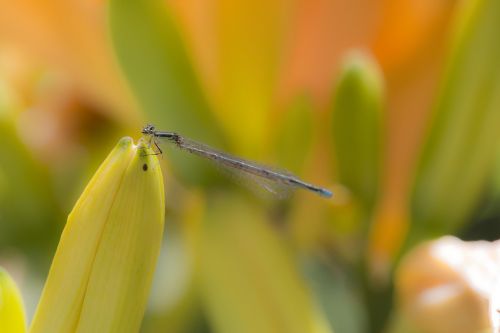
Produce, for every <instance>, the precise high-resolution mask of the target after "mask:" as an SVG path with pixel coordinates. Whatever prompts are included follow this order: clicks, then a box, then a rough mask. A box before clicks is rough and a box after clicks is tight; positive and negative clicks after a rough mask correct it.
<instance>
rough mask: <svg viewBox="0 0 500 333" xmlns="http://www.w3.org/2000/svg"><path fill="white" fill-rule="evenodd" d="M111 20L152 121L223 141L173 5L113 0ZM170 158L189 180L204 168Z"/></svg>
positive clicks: (136, 90) (134, 86)
mask: <svg viewBox="0 0 500 333" xmlns="http://www.w3.org/2000/svg"><path fill="white" fill-rule="evenodd" d="M109 24H110V31H111V38H112V41H113V45H114V48H115V52H116V55H117V57H118V60H119V63H120V64H121V67H122V70H123V72H124V73H125V76H126V78H127V79H128V82H129V85H130V87H131V89H132V91H133V93H134V95H135V97H136V98H137V100H138V102H139V104H140V106H141V107H142V110H143V111H144V113H145V114H146V118H147V120H148V121H151V122H153V123H154V124H155V125H156V126H157V127H159V128H162V129H166V130H173V131H179V132H180V133H182V134H184V135H188V136H191V137H193V138H194V139H198V140H202V141H205V142H208V143H210V144H216V145H220V142H221V140H220V137H219V136H217V135H216V134H217V133H220V131H219V129H218V126H217V123H216V122H215V120H214V117H213V116H212V114H211V112H210V108H209V105H208V102H207V100H206V98H205V96H204V95H203V92H202V89H201V87H200V84H199V81H198V78H197V77H196V75H195V72H194V70H193V67H192V64H191V62H190V59H189V58H188V54H187V52H186V48H185V45H184V44H183V41H182V39H181V36H180V33H179V31H178V28H177V26H176V23H175V20H174V18H173V15H172V13H171V9H170V8H169V7H168V4H166V3H165V2H164V1H159V0H143V1H132V0H111V1H110V7H109ZM171 161H172V163H173V164H174V167H176V170H177V171H179V172H181V173H182V175H183V176H186V175H188V176H187V177H185V178H186V179H191V180H192V179H193V177H195V178H196V177H197V176H198V170H199V169H201V167H200V165H198V162H197V161H196V160H194V161H186V160H184V159H182V158H172V159H171Z"/></svg>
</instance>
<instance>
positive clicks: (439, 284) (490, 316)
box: [396, 236, 500, 333]
mask: <svg viewBox="0 0 500 333" xmlns="http://www.w3.org/2000/svg"><path fill="white" fill-rule="evenodd" d="M499 277H500V241H495V242H487V241H475V242H465V241H462V240H460V239H458V238H455V237H451V236H446V237H443V238H440V239H438V240H435V241H432V242H429V243H426V244H424V245H422V246H420V247H418V248H416V249H415V250H413V251H412V252H410V253H409V254H408V255H407V256H406V257H405V258H404V259H403V261H402V264H401V266H400V268H399V270H398V272H397V274H396V292H397V295H398V301H399V302H400V305H401V309H402V311H403V314H404V316H405V317H406V319H407V320H408V321H410V322H411V324H413V325H414V326H415V327H417V328H418V329H420V331H421V332H426V333H433V332H455V333H460V332H464V333H474V332H486V331H489V330H490V329H491V328H492V327H494V328H495V331H494V332H498V327H499V321H500V320H499V319H500V313H499V312H498V310H500V301H499V298H500V288H499V283H498V282H499ZM413 325H412V326H413Z"/></svg>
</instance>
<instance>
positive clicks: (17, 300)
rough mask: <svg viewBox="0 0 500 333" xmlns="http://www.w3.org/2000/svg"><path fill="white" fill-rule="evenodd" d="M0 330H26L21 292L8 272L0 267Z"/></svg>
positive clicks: (13, 332)
mask: <svg viewBox="0 0 500 333" xmlns="http://www.w3.org/2000/svg"><path fill="white" fill-rule="evenodd" d="M0 332H2V333H24V332H26V317H25V314H24V305H23V301H22V298H21V294H20V292H19V289H18V288H17V286H16V284H15V283H14V281H13V280H12V278H11V277H10V276H9V274H8V273H7V272H6V271H5V270H3V269H2V268H1V267H0Z"/></svg>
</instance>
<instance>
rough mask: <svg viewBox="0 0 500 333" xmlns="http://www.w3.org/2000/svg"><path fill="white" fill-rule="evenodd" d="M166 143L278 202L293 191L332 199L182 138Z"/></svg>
mask: <svg viewBox="0 0 500 333" xmlns="http://www.w3.org/2000/svg"><path fill="white" fill-rule="evenodd" d="M168 142H170V143H173V144H175V145H176V146H177V147H178V148H180V149H182V150H185V151H187V152H189V153H192V154H194V155H198V156H200V157H203V158H206V159H208V160H210V161H212V162H214V163H215V164H217V165H218V166H219V167H220V168H222V169H226V170H227V171H228V173H230V174H232V175H233V176H234V178H237V179H243V180H244V182H245V183H249V182H251V183H254V184H257V185H259V186H260V187H262V188H264V189H266V190H267V191H269V192H270V193H273V194H274V195H276V196H277V197H280V198H285V197H287V196H289V195H290V193H291V192H293V190H295V189H297V188H302V189H305V190H309V191H312V192H315V193H317V194H319V195H321V196H324V197H330V196H331V195H332V194H331V192H330V191H328V190H326V189H323V188H320V187H317V186H314V185H312V184H309V183H306V182H304V181H302V180H300V179H299V178H298V177H297V176H295V175H293V174H292V173H289V172H287V171H281V170H276V169H274V168H272V167H268V166H265V165H262V164H259V163H255V162H252V161H248V160H245V159H241V158H239V157H236V156H232V155H230V154H227V153H224V152H221V151H219V150H217V149H214V148H212V147H209V146H207V145H204V144H202V143H199V142H196V141H193V140H190V139H187V138H184V137H179V140H178V141H172V140H168Z"/></svg>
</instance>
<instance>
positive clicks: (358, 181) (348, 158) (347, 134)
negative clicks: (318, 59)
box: [332, 52, 383, 209]
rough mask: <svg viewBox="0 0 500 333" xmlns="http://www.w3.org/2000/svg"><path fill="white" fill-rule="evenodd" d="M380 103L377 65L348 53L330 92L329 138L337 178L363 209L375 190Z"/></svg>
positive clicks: (381, 97)
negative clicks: (332, 149) (332, 91)
mask: <svg viewBox="0 0 500 333" xmlns="http://www.w3.org/2000/svg"><path fill="white" fill-rule="evenodd" d="M382 103H383V81H382V77H381V73H380V70H379V68H378V65H377V64H376V63H375V62H374V60H373V59H371V58H370V57H369V56H368V55H366V54H363V53H359V52H356V53H352V54H350V55H349V56H348V57H347V59H346V62H345V64H344V66H343V68H342V71H341V73H340V79H339V82H338V84H337V87H336V89H335V91H334V99H333V104H332V122H333V133H332V138H333V147H334V152H335V159H336V161H335V162H336V167H337V173H338V181H339V182H340V183H342V184H343V185H345V186H347V188H348V189H349V190H350V191H351V192H352V194H353V195H354V197H355V198H357V199H358V200H359V201H360V202H361V203H362V205H363V206H364V208H365V209H370V208H371V207H372V206H373V203H374V200H375V196H376V195H377V190H378V189H377V187H378V183H379V173H380V160H381V141H382V140H381V139H382V138H381V133H382V130H381V126H382V124H381V111H382Z"/></svg>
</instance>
